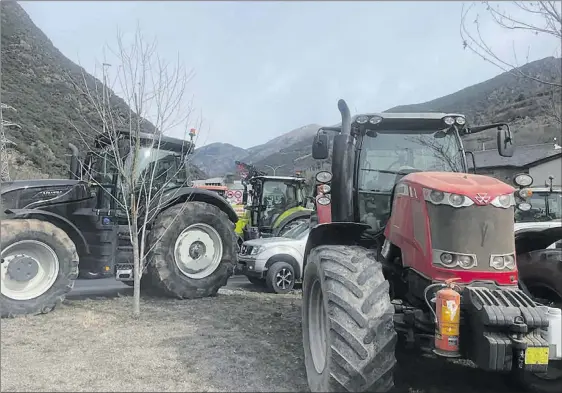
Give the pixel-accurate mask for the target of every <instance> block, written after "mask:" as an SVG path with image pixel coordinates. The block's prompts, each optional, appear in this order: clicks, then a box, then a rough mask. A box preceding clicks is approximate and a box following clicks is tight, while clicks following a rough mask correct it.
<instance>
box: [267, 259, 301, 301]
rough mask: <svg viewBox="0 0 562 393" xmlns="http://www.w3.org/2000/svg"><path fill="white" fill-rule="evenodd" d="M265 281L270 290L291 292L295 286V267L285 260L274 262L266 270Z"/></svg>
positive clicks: (281, 292)
mask: <svg viewBox="0 0 562 393" xmlns="http://www.w3.org/2000/svg"><path fill="white" fill-rule="evenodd" d="M265 283H266V285H267V288H268V289H269V290H270V291H272V292H275V293H280V294H283V293H288V292H291V291H292V290H293V287H294V286H295V269H293V267H292V266H291V265H289V264H288V263H287V262H275V263H274V264H273V265H271V266H270V267H269V269H268V270H267V276H266V279H265Z"/></svg>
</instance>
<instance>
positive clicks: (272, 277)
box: [238, 222, 310, 293]
mask: <svg viewBox="0 0 562 393" xmlns="http://www.w3.org/2000/svg"><path fill="white" fill-rule="evenodd" d="M309 232H310V227H309V224H308V222H305V223H304V222H303V223H302V224H299V225H297V226H296V227H294V228H292V229H290V230H289V231H287V232H286V233H285V234H284V235H283V236H282V237H269V238H260V239H253V240H248V241H245V242H244V243H242V246H241V247H240V252H239V254H238V264H239V266H238V270H239V271H241V273H242V274H243V275H245V276H246V277H248V280H250V282H251V283H253V284H257V285H266V286H267V288H268V289H269V290H270V291H273V292H275V293H287V292H289V291H291V290H292V289H293V287H294V286H295V283H296V282H298V281H300V280H301V279H302V273H303V258H304V249H305V247H306V241H307V240H308V233H309Z"/></svg>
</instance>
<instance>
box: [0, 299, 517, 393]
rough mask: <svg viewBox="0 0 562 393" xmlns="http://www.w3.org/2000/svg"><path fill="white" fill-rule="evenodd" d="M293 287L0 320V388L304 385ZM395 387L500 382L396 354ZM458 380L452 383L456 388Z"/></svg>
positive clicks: (87, 303)
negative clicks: (137, 309) (137, 313)
mask: <svg viewBox="0 0 562 393" xmlns="http://www.w3.org/2000/svg"><path fill="white" fill-rule="evenodd" d="M300 297H301V296H300V293H297V294H291V295H284V296H281V295H270V294H263V293H256V292H248V291H243V290H229V289H222V290H221V295H220V296H218V297H216V298H208V299H201V300H196V301H189V302H186V301H183V302H182V301H174V300H169V299H166V300H164V299H152V298H147V299H144V300H143V302H142V316H141V318H139V319H135V318H133V317H132V316H131V315H130V314H129V312H128V310H130V309H131V306H130V302H131V299H130V298H129V297H121V298H116V299H106V300H82V301H79V300H74V301H67V302H65V304H64V305H63V306H61V307H60V308H58V309H57V310H55V311H54V312H52V313H50V314H47V315H44V316H40V317H28V318H16V319H8V320H2V331H1V333H2V337H1V376H2V378H1V391H2V392H7V391H19V392H22V391H74V392H80V391H90V392H92V391H106V392H111V391H113V392H118V391H121V392H124V391H129V392H130V391H137V392H140V391H152V392H154V391H161V392H162V391H167V392H172V391H183V392H185V391H199V392H201V391H238V392H241V391H254V392H255V391H269V392H271V391H277V392H281V391H293V392H294V391H307V390H308V389H307V384H306V376H305V373H304V367H303V360H302V344H301V331H300V330H301V328H300V303H301V299H300ZM401 358H402V359H401V361H402V367H401V368H400V369H399V370H398V372H397V375H396V384H397V391H401V392H405V391H410V392H417V393H430V392H431V393H433V392H447V391H460V390H462V391H467V389H468V386H474V388H470V390H472V391H473V392H499V391H502V390H503V391H507V390H506V389H505V387H504V386H503V385H502V384H501V383H500V382H499V380H498V377H497V376H488V375H484V373H482V372H480V371H478V370H474V369H471V368H467V367H459V366H458V365H454V364H448V363H444V362H437V361H432V360H430V359H425V358H420V357H407V356H406V355H402V356H401ZM459 389H460V390H459Z"/></svg>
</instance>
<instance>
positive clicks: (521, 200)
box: [513, 173, 562, 304]
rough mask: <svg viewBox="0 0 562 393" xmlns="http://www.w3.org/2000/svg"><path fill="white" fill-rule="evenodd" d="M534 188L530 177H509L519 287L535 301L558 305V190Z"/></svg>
mask: <svg viewBox="0 0 562 393" xmlns="http://www.w3.org/2000/svg"><path fill="white" fill-rule="evenodd" d="M552 180H553V177H552V176H550V177H549V182H545V185H544V186H542V187H541V186H534V185H533V181H534V180H533V178H532V177H531V176H530V175H528V174H526V173H520V174H517V175H515V176H514V177H513V183H514V185H515V186H516V187H518V190H517V191H516V192H515V201H516V210H515V248H516V251H517V268H518V270H519V276H520V278H521V281H522V283H523V285H525V286H526V288H527V290H528V291H529V292H530V293H531V294H532V295H533V297H534V298H535V300H537V301H539V302H541V303H544V304H558V303H562V188H561V187H560V186H554V185H553V184H552Z"/></svg>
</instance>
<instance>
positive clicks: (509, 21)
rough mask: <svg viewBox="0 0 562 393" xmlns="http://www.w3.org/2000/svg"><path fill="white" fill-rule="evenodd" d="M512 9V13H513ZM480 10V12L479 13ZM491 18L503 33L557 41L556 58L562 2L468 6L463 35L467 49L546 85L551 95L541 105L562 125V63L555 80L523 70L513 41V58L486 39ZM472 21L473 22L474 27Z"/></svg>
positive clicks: (561, 38) (561, 36)
mask: <svg viewBox="0 0 562 393" xmlns="http://www.w3.org/2000/svg"><path fill="white" fill-rule="evenodd" d="M509 9H511V11H510V10H509ZM479 10H480V12H479ZM484 16H488V17H489V19H490V21H491V22H492V23H493V24H494V25H496V26H498V27H500V28H501V29H502V30H505V31H506V32H508V31H512V32H513V31H519V32H528V33H530V34H533V35H535V36H537V38H538V39H539V40H546V39H548V38H551V39H553V43H556V45H557V47H556V52H557V53H556V55H557V56H560V55H561V51H560V49H561V46H560V45H561V43H562V3H561V2H560V1H542V0H541V1H511V2H497V3H495V4H494V3H492V2H489V1H482V2H478V3H477V2H473V3H471V4H470V5H469V6H468V7H465V6H464V5H463V7H462V12H461V24H460V35H461V38H462V43H463V47H464V48H465V49H468V50H470V51H471V52H473V53H474V54H476V55H478V56H479V57H481V58H482V59H483V60H484V61H487V62H489V63H491V64H493V65H495V66H496V67H498V68H500V69H501V70H502V71H504V72H509V73H511V74H512V75H514V76H516V77H519V78H525V79H528V80H531V81H534V82H536V83H538V84H541V85H544V86H545V88H546V90H547V91H548V93H547V94H546V95H545V96H543V97H541V98H540V102H539V105H540V106H541V108H542V109H543V111H544V113H545V114H547V115H548V116H549V117H551V118H552V120H554V121H555V122H557V123H558V124H562V121H561V120H562V119H561V117H562V116H561V111H562V107H561V106H560V100H561V98H562V97H561V92H562V64H561V65H560V69H559V70H558V71H557V75H556V77H555V78H552V77H549V76H548V75H540V74H538V75H537V74H531V73H528V72H526V71H524V70H523V69H521V68H520V66H521V65H522V64H520V61H519V59H518V55H517V51H516V49H515V46H516V45H515V44H516V43H515V42H513V58H512V59H508V58H506V56H505V55H501V54H500V53H499V52H498V51H497V48H493V47H492V45H491V44H490V43H489V40H488V39H486V38H485V37H484V35H485V34H484V32H483V22H482V18H483V17H484ZM469 22H472V24H471V25H470V24H469ZM529 52H530V47H529V48H527V54H526V56H525V62H526V63H527V62H528V61H529Z"/></svg>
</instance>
